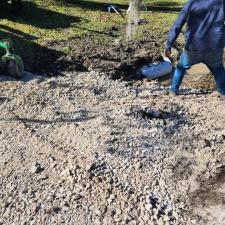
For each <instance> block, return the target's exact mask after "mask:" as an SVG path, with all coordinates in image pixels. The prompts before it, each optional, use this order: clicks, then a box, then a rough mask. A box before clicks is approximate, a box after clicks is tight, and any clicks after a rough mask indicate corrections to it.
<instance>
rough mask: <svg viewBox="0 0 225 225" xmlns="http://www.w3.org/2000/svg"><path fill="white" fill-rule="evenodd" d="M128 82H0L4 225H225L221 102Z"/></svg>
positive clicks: (86, 77) (83, 76)
mask: <svg viewBox="0 0 225 225" xmlns="http://www.w3.org/2000/svg"><path fill="white" fill-rule="evenodd" d="M127 84H128V82H123V81H122V82H121V81H119V80H115V81H114V80H112V79H110V78H109V76H108V75H106V74H104V73H103V74H98V73H96V72H91V73H75V74H68V73H65V74H64V76H58V77H52V78H48V77H43V76H40V77H38V76H33V75H32V74H28V75H27V76H26V79H25V78H24V79H23V80H21V81H15V80H12V79H11V80H10V79H9V78H6V77H2V76H0V102H1V104H0V115H1V116H0V143H1V144H0V164H1V166H0V224H3V225H12V224H24V225H25V224H40V225H42V224H58V225H61V224H67V225H74V224H76V225H83V224H87V225H91V224H94V225H106V224H110V225H111V224H112V225H117V224H118V225H120V224H128V225H150V224H152V225H159V224H163V225H179V224H182V225H211V224H216V225H224V224H225V223H224V219H225V216H224V208H225V204H224V187H223V185H224V165H225V154H224V148H225V129H224V124H225V111H224V102H223V101H222V99H220V98H219V97H218V96H215V95H212V94H202V92H201V91H199V92H198V93H197V94H196V91H194V92H193V90H190V89H184V90H183V91H184V94H185V95H180V96H178V97H175V98H171V97H169V96H167V95H164V92H165V88H164V87H162V86H161V85H159V84H158V83H157V82H155V81H153V82H145V81H138V82H133V83H132V85H129V86H128V85H127ZM203 185H205V186H203ZM222 188H223V189H222ZM208 194H209V195H208ZM214 195H215V196H216V197H215V198H214ZM213 198H214V199H215V201H212V199H213ZM217 201H218V202H217ZM217 209H220V210H217ZM215 212H216V214H215Z"/></svg>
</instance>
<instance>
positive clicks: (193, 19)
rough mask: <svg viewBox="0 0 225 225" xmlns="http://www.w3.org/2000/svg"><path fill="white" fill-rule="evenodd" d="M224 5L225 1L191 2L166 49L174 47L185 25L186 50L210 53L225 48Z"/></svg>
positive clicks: (183, 10) (169, 36)
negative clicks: (209, 51)
mask: <svg viewBox="0 0 225 225" xmlns="http://www.w3.org/2000/svg"><path fill="white" fill-rule="evenodd" d="M224 4H225V3H224V0H189V1H188V2H187V3H186V4H185V5H184V7H183V8H182V10H181V12H180V14H179V16H178V18H177V20H176V21H175V23H174V24H173V26H172V28H171V30H170V32H169V34H168V38H167V41H166V46H165V47H166V49H170V48H171V47H172V46H173V44H174V42H175V41H176V39H177V37H178V35H179V33H180V31H181V29H182V27H183V25H184V24H185V23H186V24H187V27H186V32H185V50H188V51H206V50H207V51H208V50H215V49H219V48H223V47H224V39H225V37H224V34H225V29H224V18H225V15H224V11H225V10H224Z"/></svg>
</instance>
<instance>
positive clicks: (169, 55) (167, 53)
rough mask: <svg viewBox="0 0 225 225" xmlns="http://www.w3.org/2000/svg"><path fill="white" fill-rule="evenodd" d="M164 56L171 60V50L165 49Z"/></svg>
mask: <svg viewBox="0 0 225 225" xmlns="http://www.w3.org/2000/svg"><path fill="white" fill-rule="evenodd" d="M164 54H165V56H166V57H167V58H169V59H170V58H171V49H165V51H164Z"/></svg>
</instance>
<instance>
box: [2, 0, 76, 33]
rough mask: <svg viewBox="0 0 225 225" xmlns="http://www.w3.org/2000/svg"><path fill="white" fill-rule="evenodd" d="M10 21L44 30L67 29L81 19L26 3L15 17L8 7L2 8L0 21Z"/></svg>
mask: <svg viewBox="0 0 225 225" xmlns="http://www.w3.org/2000/svg"><path fill="white" fill-rule="evenodd" d="M4 18H7V19H10V20H11V21H16V22H18V23H21V24H29V25H32V26H35V27H39V28H44V29H56V28H67V27H70V26H71V24H73V23H79V22H80V18H79V17H76V16H68V15H65V14H62V13H59V12H55V11H51V10H48V9H44V8H41V7H39V6H38V5H37V4H35V3H33V2H28V1H24V2H23V10H22V11H21V12H20V13H17V15H15V14H14V13H13V12H12V10H11V8H10V7H9V6H8V5H3V7H1V8H0V19H4Z"/></svg>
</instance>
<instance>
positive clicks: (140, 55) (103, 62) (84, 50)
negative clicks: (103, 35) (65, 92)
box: [48, 28, 164, 80]
mask: <svg viewBox="0 0 225 225" xmlns="http://www.w3.org/2000/svg"><path fill="white" fill-rule="evenodd" d="M113 30H115V28H114V29H112V31H111V30H110V31H108V32H113ZM145 36H146V37H145V38H143V39H141V40H139V41H133V42H130V43H127V42H126V41H125V40H121V39H115V38H114V39H112V40H111V41H107V42H106V41H105V42H104V41H98V40H97V41H96V38H95V37H93V36H86V37H82V38H80V37H76V38H72V39H70V40H68V41H60V42H55V41H54V42H51V43H48V46H49V47H51V48H56V49H60V48H61V49H62V48H65V47H69V48H70V51H71V52H72V54H71V55H70V56H63V57H61V58H59V59H58V60H57V62H56V63H57V64H58V65H59V68H60V67H62V69H64V68H65V66H64V64H63V63H61V61H63V62H65V61H68V64H67V65H69V67H68V68H67V69H68V70H75V71H80V70H81V71H83V70H86V71H92V70H94V71H97V72H105V73H107V74H108V75H110V76H111V78H112V79H120V78H122V79H125V80H130V79H134V78H136V71H137V69H138V68H140V67H142V66H143V65H146V64H148V63H151V62H154V61H159V60H161V59H162V57H161V53H162V52H163V42H164V39H163V38H162V37H161V38H160V37H159V36H157V34H155V33H154V34H153V33H151V32H146V35H145Z"/></svg>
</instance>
